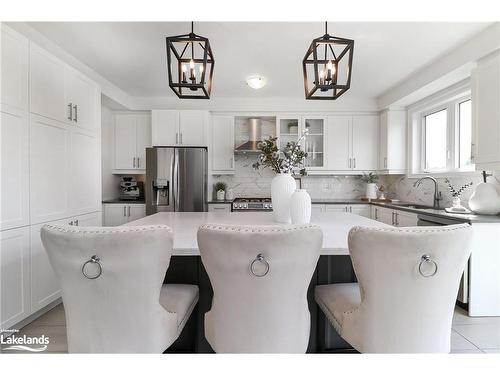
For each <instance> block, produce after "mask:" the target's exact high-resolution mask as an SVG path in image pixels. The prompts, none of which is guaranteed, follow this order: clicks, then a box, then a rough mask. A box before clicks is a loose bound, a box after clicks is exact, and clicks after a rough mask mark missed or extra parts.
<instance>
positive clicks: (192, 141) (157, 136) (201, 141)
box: [152, 110, 208, 146]
mask: <svg viewBox="0 0 500 375" xmlns="http://www.w3.org/2000/svg"><path fill="white" fill-rule="evenodd" d="M207 128H208V112H207V111H174V110H153V111H152V144H153V146H206V145H207Z"/></svg>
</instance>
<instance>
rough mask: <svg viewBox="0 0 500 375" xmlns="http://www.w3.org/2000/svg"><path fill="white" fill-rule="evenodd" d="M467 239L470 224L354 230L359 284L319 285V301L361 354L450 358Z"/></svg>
mask: <svg viewBox="0 0 500 375" xmlns="http://www.w3.org/2000/svg"><path fill="white" fill-rule="evenodd" d="M471 236H472V229H471V228H470V226H469V225H467V224H461V225H451V226H446V227H425V228H404V229H398V228H394V229H392V228H391V229H382V228H361V227H356V228H353V229H352V230H351V231H350V233H349V251H350V254H351V258H352V263H353V267H354V270H355V273H356V277H357V279H358V283H352V284H332V285H321V286H317V287H316V290H315V299H316V302H317V303H318V305H319V306H320V308H321V310H322V311H323V312H324V313H325V315H326V316H327V318H328V319H329V320H330V322H331V323H332V325H333V326H334V327H335V329H336V330H337V332H338V333H339V334H340V336H342V337H343V338H344V339H345V340H346V341H347V342H349V343H350V344H351V345H352V346H353V347H354V348H355V349H356V350H358V351H359V352H362V353H431V352H442V353H448V352H449V351H450V336H451V323H452V318H453V311H454V307H455V300H456V297H457V293H458V287H459V283H460V278H461V275H462V272H463V270H464V267H465V266H466V263H467V259H468V258H469V256H470V253H471V246H470V243H471V242H470V240H471Z"/></svg>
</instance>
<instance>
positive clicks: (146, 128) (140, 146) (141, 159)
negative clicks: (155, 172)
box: [135, 113, 151, 170]
mask: <svg viewBox="0 0 500 375" xmlns="http://www.w3.org/2000/svg"><path fill="white" fill-rule="evenodd" d="M135 134H136V138H137V141H136V153H137V168H138V169H142V170H145V169H146V148H148V147H151V115H150V114H149V113H142V114H138V115H136V132H135Z"/></svg>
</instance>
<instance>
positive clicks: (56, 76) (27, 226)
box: [0, 24, 101, 329]
mask: <svg viewBox="0 0 500 375" xmlns="http://www.w3.org/2000/svg"><path fill="white" fill-rule="evenodd" d="M1 38H2V40H1V67H2V70H1V96H0V112H1V113H0V114H1V131H0V146H1V149H0V152H1V171H2V172H1V202H0V207H1V219H0V231H1V232H0V241H1V248H0V251H1V254H0V260H1V261H0V268H1V269H0V275H1V303H0V306H1V312H0V317H1V321H0V328H1V329H8V328H11V327H15V326H16V325H18V324H19V323H20V322H22V321H23V320H25V319H26V318H28V317H29V316H30V315H32V314H34V313H36V312H37V311H38V310H40V309H42V308H44V307H46V306H47V305H49V304H50V303H52V302H54V301H55V300H57V299H58V298H59V297H60V288H59V285H58V283H57V280H56V279H55V276H54V273H53V270H52V268H51V266H50V263H49V262H48V258H47V255H46V253H45V250H44V249H43V246H42V245H41V242H40V228H41V227H42V226H43V225H44V224H46V223H49V222H52V223H62V224H70V223H73V224H76V223H80V224H83V225H96V226H99V225H101V219H100V218H101V214H100V211H101V163H100V150H101V146H100V144H101V131H100V128H101V124H100V117H101V116H100V108H101V106H100V88H99V87H98V85H97V84H96V83H94V82H93V81H92V80H90V79H88V78H87V77H86V76H84V75H83V74H81V73H80V72H78V71H76V70H75V69H73V68H72V67H70V66H68V65H66V64H65V63H64V62H63V61H61V60H59V59H58V58H57V57H56V56H54V55H52V54H50V53H49V52H47V51H45V50H44V49H42V48H40V47H39V46H37V45H36V44H35V43H33V42H32V41H30V40H29V39H27V38H26V37H25V36H24V35H22V34H20V33H18V32H17V31H15V30H13V29H12V28H10V27H8V26H6V25H5V24H2V25H1Z"/></svg>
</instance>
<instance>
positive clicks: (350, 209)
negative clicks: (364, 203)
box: [349, 206, 352, 214]
mask: <svg viewBox="0 0 500 375" xmlns="http://www.w3.org/2000/svg"><path fill="white" fill-rule="evenodd" d="M349 212H350V213H351V214H352V206H349Z"/></svg>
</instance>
